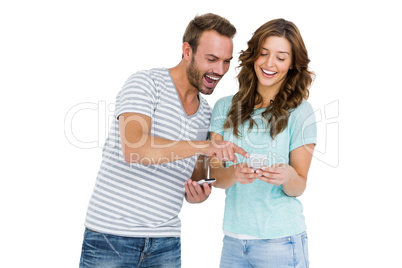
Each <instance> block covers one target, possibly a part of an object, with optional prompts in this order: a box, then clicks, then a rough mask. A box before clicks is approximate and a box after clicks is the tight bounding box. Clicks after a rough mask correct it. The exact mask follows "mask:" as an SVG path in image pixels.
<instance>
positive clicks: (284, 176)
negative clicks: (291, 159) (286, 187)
mask: <svg viewBox="0 0 402 268" xmlns="http://www.w3.org/2000/svg"><path fill="white" fill-rule="evenodd" d="M256 173H257V174H258V178H259V179H260V180H262V181H264V182H266V183H270V184H273V185H278V186H279V185H282V184H285V183H287V182H289V181H291V180H293V179H295V178H296V177H297V176H298V174H297V172H296V170H295V169H294V168H293V167H292V166H290V165H288V164H274V165H272V166H270V167H266V166H264V167H262V169H258V170H257V171H256Z"/></svg>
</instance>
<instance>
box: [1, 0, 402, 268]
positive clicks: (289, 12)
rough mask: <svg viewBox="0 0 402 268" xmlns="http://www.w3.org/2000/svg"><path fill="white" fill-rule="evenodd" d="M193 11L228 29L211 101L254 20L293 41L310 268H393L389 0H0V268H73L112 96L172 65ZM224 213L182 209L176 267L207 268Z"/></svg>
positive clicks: (394, 70) (396, 140)
mask: <svg viewBox="0 0 402 268" xmlns="http://www.w3.org/2000/svg"><path fill="white" fill-rule="evenodd" d="M206 12H213V13H217V14H219V15H222V16H224V17H226V18H228V19H229V20H230V21H231V22H232V23H233V24H234V25H235V26H236V28H237V30H238V34H237V35H236V37H235V39H234V44H235V46H234V60H233V61H232V65H231V68H230V71H229V72H228V73H227V74H226V76H225V77H224V79H223V80H222V81H221V82H220V83H219V85H218V87H217V88H216V91H215V93H214V94H213V95H212V96H209V97H208V98H207V99H208V101H209V102H210V104H211V106H212V105H213V104H214V103H215V102H216V100H217V99H218V98H220V97H222V96H226V95H230V94H234V93H235V92H236V87H237V84H236V81H235V78H234V77H235V75H236V71H235V67H236V66H237V65H238V62H237V58H238V53H239V52H240V50H242V49H245V48H246V42H247V41H248V40H249V39H250V37H251V34H252V33H253V32H254V31H255V30H256V29H257V28H258V27H259V26H260V25H262V24H263V23H265V22H266V21H268V20H271V19H275V18H279V17H282V18H285V19H288V20H291V21H293V22H294V23H295V24H296V25H297V26H298V27H299V29H300V31H301V33H302V36H303V38H304V41H305V43H306V46H307V49H308V51H309V56H310V59H311V64H310V67H311V69H312V70H313V71H315V72H316V75H317V77H316V80H315V82H314V84H313V86H312V88H311V92H310V93H311V97H310V99H309V101H310V102H311V104H312V105H313V107H314V109H315V110H317V114H318V115H320V116H321V117H318V119H319V144H318V145H317V152H316V155H315V158H314V159H313V163H312V166H311V169H310V173H309V179H308V188H307V190H306V192H305V193H304V195H303V196H302V198H301V200H302V202H303V204H304V207H305V216H306V221H307V225H308V234H309V243H310V245H309V246H310V247H309V250H310V261H311V267H314V268H323V267H324V268H328V267H336V268H339V267H401V266H400V263H399V262H400V250H401V248H400V241H401V239H402V235H401V232H400V228H401V227H400V226H402V220H401V217H399V215H400V214H401V201H400V196H399V193H400V192H401V190H400V187H401V186H402V184H401V179H402V177H401V174H400V159H401V157H400V156H399V151H400V149H401V138H400V136H401V133H400V129H401V128H400V127H399V124H400V123H399V122H400V115H401V112H400V109H399V108H400V106H401V99H400V98H399V96H400V93H399V92H400V91H401V89H402V87H401V67H400V65H401V62H402V56H401V47H402V42H401V38H400V36H401V34H400V31H401V30H400V26H401V25H402V19H401V15H400V9H399V7H398V8H397V4H396V1H392V0H389V1H388V0H384V1H352V0H350V1H332V2H329V1H270V0H265V1H238V2H236V1H217V0H215V1H208V0H206V1H140V2H138V1H99V0H98V1H83V0H82V1H72V0H70V1H43V0H39V1H18V0H16V1H3V0H2V1H1V2H0V39H1V40H0V88H1V91H0V92H1V103H0V116H1V123H2V125H1V131H0V135H1V136H0V138H1V149H0V150H1V168H0V172H1V174H0V179H1V185H0V208H1V210H0V211H1V218H0V219H1V220H0V226H1V228H0V230H1V234H0V241H1V242H0V247H1V248H0V252H1V257H0V267H52V268H54V267H58V268H60V267H78V262H79V257H80V250H81V243H82V236H83V232H84V226H83V222H84V218H85V213H86V209H87V204H88V201H89V198H90V195H91V193H92V189H93V186H94V183H95V178H96V174H97V171H98V167H99V164H100V160H101V150H102V146H103V142H104V139H105V137H106V135H107V130H108V124H109V122H110V116H112V115H113V108H114V106H113V104H114V101H115V96H116V94H117V92H118V91H119V90H120V88H121V86H122V85H123V83H124V81H125V80H126V79H127V78H128V77H129V76H130V75H131V74H132V73H134V72H135V71H138V70H142V69H149V68H153V67H173V66H175V65H176V64H177V63H178V62H179V61H180V58H181V38H182V35H183V33H184V30H185V27H186V26H187V24H188V22H189V21H190V20H191V19H192V18H193V17H194V16H195V15H196V14H204V13H206ZM84 108H85V109H84ZM85 148H86V149H85ZM223 206H224V192H223V190H220V189H214V191H213V195H212V196H211V197H210V198H209V199H208V200H207V201H206V202H204V203H203V204H198V205H189V204H187V203H185V204H184V206H183V210H182V213H181V214H180V217H181V219H182V224H183V228H182V263H183V267H184V268H193V267H195V268H197V267H218V264H219V258H220V251H221V246H222V237H223V235H222V231H221V226H222V215H223Z"/></svg>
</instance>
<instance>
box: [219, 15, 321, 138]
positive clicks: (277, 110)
mask: <svg viewBox="0 0 402 268" xmlns="http://www.w3.org/2000/svg"><path fill="white" fill-rule="evenodd" d="M270 36H279V37H284V38H286V39H287V40H288V41H289V43H290V45H291V47H292V64H291V67H292V68H291V69H290V70H289V71H288V73H287V76H286V79H285V80H284V81H283V83H282V85H281V88H280V90H279V92H278V94H277V95H276V96H275V99H274V100H273V101H271V104H270V105H269V106H268V107H267V108H266V110H265V111H264V112H263V113H262V115H263V117H264V118H266V120H267V128H268V127H269V125H270V126H271V128H270V130H269V131H270V135H271V137H272V139H275V137H276V135H278V134H279V133H281V132H282V131H283V130H285V128H286V126H287V124H288V120H289V113H290V112H291V110H292V109H295V108H296V107H297V106H299V105H300V104H301V103H302V101H303V99H307V98H308V96H309V87H310V85H311V83H312V81H313V77H314V73H313V72H311V71H309V70H308V64H309V62H310V60H309V58H308V54H307V49H306V47H305V45H304V42H303V39H302V37H301V34H300V32H299V29H298V28H297V27H296V25H295V24H293V23H292V22H290V21H287V20H284V19H276V20H271V21H269V22H267V23H265V24H264V25H262V26H261V27H260V28H258V29H257V31H256V32H255V33H254V34H253V36H252V38H251V39H250V41H248V43H247V45H248V48H247V50H245V51H241V53H240V56H239V61H240V65H239V67H238V68H241V70H240V72H239V74H238V76H237V78H238V81H239V91H238V92H237V93H236V94H235V95H234V96H233V99H232V106H231V109H230V110H229V113H228V117H227V119H226V122H225V124H224V128H225V129H232V130H233V134H234V135H235V136H236V137H239V136H240V131H239V127H240V125H241V124H243V123H244V122H245V121H246V120H249V122H250V123H249V129H251V128H252V127H253V126H254V124H255V121H254V120H253V119H252V118H251V115H252V114H253V111H254V107H255V106H256V105H258V104H261V103H262V101H263V99H262V96H261V95H260V94H259V93H258V91H257V83H258V78H257V75H256V73H255V71H254V62H255V61H256V60H257V59H258V57H259V56H260V53H261V47H262V45H263V44H264V42H265V40H266V39H267V38H268V37H270Z"/></svg>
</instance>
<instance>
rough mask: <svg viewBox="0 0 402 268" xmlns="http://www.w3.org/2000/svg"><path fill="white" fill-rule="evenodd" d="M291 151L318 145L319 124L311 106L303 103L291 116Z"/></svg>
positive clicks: (305, 102)
mask: <svg viewBox="0 0 402 268" xmlns="http://www.w3.org/2000/svg"><path fill="white" fill-rule="evenodd" d="M289 124H290V144H289V151H293V150H294V149H296V148H298V147H300V146H303V145H306V144H311V143H313V144H317V124H316V119H315V114H314V111H313V108H312V106H311V104H310V103H309V102H307V101H303V102H302V104H300V105H299V106H298V107H297V108H296V109H295V110H294V111H293V112H292V113H291V115H290V120H289Z"/></svg>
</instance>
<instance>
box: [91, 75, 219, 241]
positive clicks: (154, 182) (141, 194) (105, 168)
mask: <svg viewBox="0 0 402 268" xmlns="http://www.w3.org/2000/svg"><path fill="white" fill-rule="evenodd" d="M199 99H200V105H199V108H198V111H197V112H196V113H195V114H194V115H191V116H188V115H187V114H186V112H185V111H184V108H183V106H182V104H181V101H180V99H179V96H178V94H177V91H176V88H175V86H174V84H173V81H172V78H171V76H170V72H169V70H168V69H166V68H160V69H152V70H148V71H141V72H138V73H135V74H133V75H132V76H131V77H130V78H129V79H128V80H127V81H126V83H125V84H124V86H123V88H122V90H121V91H120V92H119V94H118V95H117V98H116V112H115V117H114V119H113V122H112V125H111V129H110V131H109V136H108V138H107V140H106V142H105V145H104V148H103V153H102V163H101V166H100V169H99V173H98V176H97V180H96V184H95V188H94V191H93V194H92V196H91V199H90V202H89V206H88V210H87V216H86V220H85V226H86V227H87V228H88V229H91V230H94V231H98V232H102V233H108V234H114V235H120V236H128V237H178V236H180V227H181V223H180V219H179V217H178V214H179V212H180V210H181V207H182V204H183V197H184V193H185V190H184V182H185V181H186V180H188V179H189V178H190V177H191V174H192V172H193V169H194V165H195V162H196V160H197V156H192V157H189V158H186V159H183V160H177V161H174V162H170V163H165V164H158V163H157V162H158V160H156V162H155V163H152V164H153V165H149V162H142V163H141V162H140V163H135V164H127V163H126V162H125V161H124V157H123V154H122V150H121V143H120V132H119V122H118V117H119V115H121V114H122V113H127V112H129V113H140V114H143V115H146V116H149V117H151V118H152V128H151V135H153V136H158V137H162V138H166V139H169V140H172V144H174V141H178V140H206V138H207V132H208V128H209V120H210V116H211V107H210V106H209V105H208V103H207V101H206V100H205V99H203V98H202V97H201V95H199ZM141 161H142V160H141ZM143 161H147V160H146V159H145V160H143ZM144 164H148V165H144ZM154 164H156V165H154Z"/></svg>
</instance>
